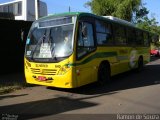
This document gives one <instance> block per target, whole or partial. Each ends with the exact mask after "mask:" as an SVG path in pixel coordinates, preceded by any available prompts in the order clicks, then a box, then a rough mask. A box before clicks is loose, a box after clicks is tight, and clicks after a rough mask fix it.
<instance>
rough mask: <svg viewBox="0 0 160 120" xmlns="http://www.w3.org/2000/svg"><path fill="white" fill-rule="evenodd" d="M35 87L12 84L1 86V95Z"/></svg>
mask: <svg viewBox="0 0 160 120" xmlns="http://www.w3.org/2000/svg"><path fill="white" fill-rule="evenodd" d="M34 86H35V85H31V84H27V83H10V84H7V85H6V84H3V85H0V95H2V94H6V93H10V92H13V91H16V90H20V89H24V88H26V87H34Z"/></svg>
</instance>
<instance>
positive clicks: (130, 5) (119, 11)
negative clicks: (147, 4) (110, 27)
mask: <svg viewBox="0 0 160 120" xmlns="http://www.w3.org/2000/svg"><path fill="white" fill-rule="evenodd" d="M85 5H86V6H89V7H91V10H92V12H93V13H94V14H97V15H102V16H110V15H111V16H115V17H118V18H121V19H124V20H127V21H132V17H133V15H136V13H137V11H139V10H140V9H139V7H140V6H141V0H91V1H88V2H87V3H86V4H85ZM139 13H140V12H139Z"/></svg>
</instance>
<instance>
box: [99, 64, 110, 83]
mask: <svg viewBox="0 0 160 120" xmlns="http://www.w3.org/2000/svg"><path fill="white" fill-rule="evenodd" d="M110 77H111V72H110V65H109V63H108V62H102V63H101V64H100V66H99V69H98V83H99V84H100V85H103V84H104V83H106V82H109V81H110Z"/></svg>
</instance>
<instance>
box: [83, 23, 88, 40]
mask: <svg viewBox="0 0 160 120" xmlns="http://www.w3.org/2000/svg"><path fill="white" fill-rule="evenodd" d="M87 34H88V33H87V26H86V25H85V24H83V25H82V37H83V38H84V39H87V36H88V35H87Z"/></svg>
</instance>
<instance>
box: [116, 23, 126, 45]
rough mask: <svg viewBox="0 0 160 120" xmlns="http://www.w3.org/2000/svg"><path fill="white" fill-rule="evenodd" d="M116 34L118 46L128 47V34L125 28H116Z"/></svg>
mask: <svg viewBox="0 0 160 120" xmlns="http://www.w3.org/2000/svg"><path fill="white" fill-rule="evenodd" d="M114 32H115V41H116V44H117V45H126V44H127V41H126V34H125V28H124V27H122V26H120V25H115V26H114Z"/></svg>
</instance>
